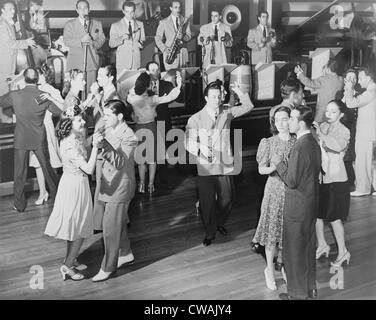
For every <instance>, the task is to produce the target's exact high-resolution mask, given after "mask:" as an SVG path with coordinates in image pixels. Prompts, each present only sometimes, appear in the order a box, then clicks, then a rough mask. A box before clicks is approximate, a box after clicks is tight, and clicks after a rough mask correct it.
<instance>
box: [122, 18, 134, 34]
mask: <svg viewBox="0 0 376 320" xmlns="http://www.w3.org/2000/svg"><path fill="white" fill-rule="evenodd" d="M124 21H125V25H126V26H127V30H128V28H129V21H130V22H131V26H132V31H133V32H134V31H135V30H134V20H128V19H127V18H126V17H124Z"/></svg>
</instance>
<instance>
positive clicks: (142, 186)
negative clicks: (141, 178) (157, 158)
mask: <svg viewBox="0 0 376 320" xmlns="http://www.w3.org/2000/svg"><path fill="white" fill-rule="evenodd" d="M137 190H138V192H139V193H145V183H144V182H140V183H139V184H138V188H137Z"/></svg>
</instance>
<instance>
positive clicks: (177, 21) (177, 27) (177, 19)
mask: <svg viewBox="0 0 376 320" xmlns="http://www.w3.org/2000/svg"><path fill="white" fill-rule="evenodd" d="M175 21H176V30H179V18H178V17H176V20H175Z"/></svg>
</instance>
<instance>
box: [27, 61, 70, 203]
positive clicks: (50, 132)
mask: <svg viewBox="0 0 376 320" xmlns="http://www.w3.org/2000/svg"><path fill="white" fill-rule="evenodd" d="M38 73H39V83H38V88H39V90H41V91H44V92H46V93H47V94H48V95H49V99H50V100H51V101H52V102H54V103H55V104H56V105H57V106H58V107H59V108H60V109H61V110H63V103H64V100H63V98H62V97H61V95H60V91H59V90H57V89H55V88H54V87H53V86H51V85H50V84H48V83H47V82H46V75H45V72H44V71H43V70H42V69H40V68H38ZM43 123H44V126H45V128H46V136H47V146H48V152H49V156H50V163H51V167H52V168H55V169H57V168H61V166H62V164H61V159H60V152H59V145H58V141H57V138H56V135H55V127H54V124H53V121H52V113H51V112H49V111H48V110H47V111H46V115H45V117H44V121H43ZM29 166H30V167H34V168H35V172H36V176H37V181H38V186H39V197H38V199H37V200H36V201H35V204H36V205H42V204H43V203H44V202H45V201H47V200H48V196H49V194H48V192H47V190H46V183H45V179H44V175H43V171H42V168H41V167H40V164H39V162H38V159H37V157H36V156H35V154H34V153H33V152H31V153H30V160H29Z"/></svg>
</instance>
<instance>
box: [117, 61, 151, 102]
mask: <svg viewBox="0 0 376 320" xmlns="http://www.w3.org/2000/svg"><path fill="white" fill-rule="evenodd" d="M145 71H146V69H145V68H142V69H138V70H124V71H123V72H121V73H120V76H119V78H118V80H117V92H118V95H119V97H120V99H121V100H123V101H126V100H127V96H128V92H129V90H130V89H132V88H133V87H134V85H135V83H136V80H137V78H138V76H139V75H140V74H141V73H142V72H145Z"/></svg>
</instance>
